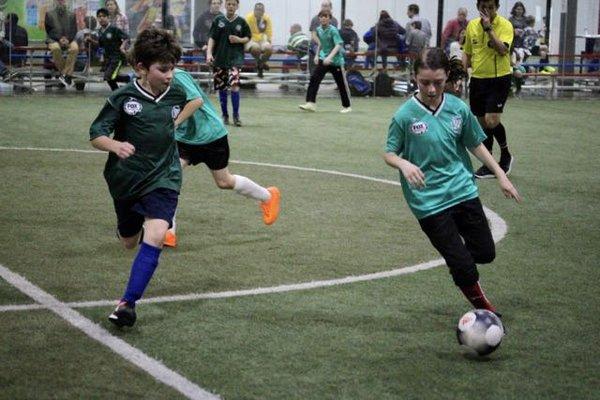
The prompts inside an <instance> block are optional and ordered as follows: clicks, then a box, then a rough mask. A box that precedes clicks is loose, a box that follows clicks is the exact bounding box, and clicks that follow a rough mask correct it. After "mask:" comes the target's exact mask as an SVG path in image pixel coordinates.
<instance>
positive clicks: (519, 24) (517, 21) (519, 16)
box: [508, 1, 527, 48]
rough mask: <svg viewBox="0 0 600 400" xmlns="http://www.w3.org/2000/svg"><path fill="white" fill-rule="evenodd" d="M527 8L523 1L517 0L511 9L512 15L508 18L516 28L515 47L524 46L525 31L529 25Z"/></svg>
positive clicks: (513, 44)
mask: <svg viewBox="0 0 600 400" xmlns="http://www.w3.org/2000/svg"><path fill="white" fill-rule="evenodd" d="M525 13H526V10H525V6H524V5H523V3H522V2H520V1H517V2H516V3H515V5H514V6H513V8H512V9H511V10H510V17H509V18H508V20H509V21H510V23H511V24H512V26H513V29H514V37H515V38H514V40H513V43H512V46H513V47H516V48H523V47H524V46H523V41H524V33H525V28H526V27H527V16H526V15H525Z"/></svg>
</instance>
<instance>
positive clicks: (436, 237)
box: [384, 48, 521, 314]
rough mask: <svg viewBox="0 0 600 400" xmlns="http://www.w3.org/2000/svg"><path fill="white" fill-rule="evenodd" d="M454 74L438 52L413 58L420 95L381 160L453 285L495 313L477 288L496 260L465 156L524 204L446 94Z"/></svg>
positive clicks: (467, 116) (473, 122)
mask: <svg viewBox="0 0 600 400" xmlns="http://www.w3.org/2000/svg"><path fill="white" fill-rule="evenodd" d="M452 68H462V65H461V64H458V63H451V62H450V60H449V59H448V57H447V56H446V53H445V52H444V50H443V49H440V48H430V49H427V50H425V51H424V52H422V53H421V54H420V55H419V56H418V57H417V59H416V60H415V62H414V72H415V75H416V80H417V86H418V89H419V90H418V91H417V92H416V94H415V95H414V96H413V97H411V98H410V99H409V100H408V101H407V102H405V103H404V104H403V105H402V106H401V107H400V108H399V109H398V111H397V112H396V114H395V115H394V117H393V118H392V122H391V124H390V128H389V131H388V138H387V144H386V147H385V155H384V160H385V162H386V163H387V164H388V165H389V166H390V167H392V168H395V169H398V170H399V171H400V182H401V184H402V192H403V193H404V197H405V199H406V202H407V203H408V206H409V207H410V209H411V211H412V212H413V214H414V215H415V217H417V220H418V221H419V224H420V226H421V229H422V230H423V232H425V234H426V235H427V236H428V238H429V240H430V241H431V243H432V244H433V246H434V247H435V248H436V249H437V250H438V251H439V252H440V254H441V255H442V256H443V257H444V260H445V261H446V264H447V265H448V267H449V269H450V274H451V275H452V278H453V280H454V283H455V284H456V286H458V287H459V288H460V290H461V291H462V292H463V294H464V295H465V297H466V298H467V299H468V300H469V301H470V302H471V304H472V305H473V306H474V307H475V308H478V309H487V310H489V311H492V312H495V313H497V314H499V313H498V312H497V311H496V307H495V306H494V305H492V303H491V302H490V301H489V300H488V299H487V297H486V296H485V294H484V292H483V290H482V289H481V286H480V285H479V273H478V271H477V266H476V264H486V263H490V262H492V261H493V260H494V258H495V254H496V253H495V245H494V240H493V238H492V233H491V231H490V228H489V225H488V222H487V219H486V217H485V214H484V212H483V208H482V205H481V201H480V200H479V192H478V189H477V186H476V185H475V178H474V176H473V167H472V165H471V159H470V158H469V152H470V153H471V154H473V155H474V156H475V157H477V158H478V159H479V160H480V161H481V162H482V163H484V164H485V165H486V166H487V167H488V168H489V169H490V170H491V171H493V172H494V174H495V176H496V178H498V184H499V185H500V189H501V190H502V193H503V194H504V195H505V196H506V197H507V198H513V199H515V200H516V201H517V202H520V201H521V197H520V195H519V193H518V192H517V190H516V189H515V187H514V186H513V185H512V183H511V182H510V181H509V180H508V178H507V177H506V174H505V173H504V171H503V170H502V168H500V166H499V165H498V163H496V161H495V160H494V158H493V157H492V156H491V154H490V152H489V151H488V150H487V149H486V147H485V146H484V144H483V141H484V140H485V137H486V136H485V134H484V132H483V130H482V129H481V126H480V125H479V123H478V121H477V119H476V117H475V116H474V115H473V113H472V112H471V111H470V110H469V108H468V106H467V105H466V104H465V103H464V102H463V101H462V100H461V99H459V98H458V97H455V96H453V95H451V94H447V93H444V89H445V86H446V81H447V79H448V76H449V75H450V74H451V72H452ZM452 75H456V74H455V73H452Z"/></svg>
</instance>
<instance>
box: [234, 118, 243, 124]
mask: <svg viewBox="0 0 600 400" xmlns="http://www.w3.org/2000/svg"><path fill="white" fill-rule="evenodd" d="M233 124H234V125H235V126H242V121H240V117H233Z"/></svg>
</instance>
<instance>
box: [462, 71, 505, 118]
mask: <svg viewBox="0 0 600 400" xmlns="http://www.w3.org/2000/svg"><path fill="white" fill-rule="evenodd" d="M510 82H511V75H510V74H508V75H505V76H501V77H498V78H471V83H470V85H469V104H470V105H471V111H472V112H473V114H475V115H476V116H477V117H483V116H484V115H485V114H500V113H502V111H503V110H504V105H505V104H506V99H507V98H508V93H509V92H510Z"/></svg>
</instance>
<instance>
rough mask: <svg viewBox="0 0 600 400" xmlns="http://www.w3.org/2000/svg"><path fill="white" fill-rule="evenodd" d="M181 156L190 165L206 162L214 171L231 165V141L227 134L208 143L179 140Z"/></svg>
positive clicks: (178, 145)
mask: <svg viewBox="0 0 600 400" xmlns="http://www.w3.org/2000/svg"><path fill="white" fill-rule="evenodd" d="M177 147H178V148H179V157H180V158H182V159H184V160H185V161H187V162H188V164H190V165H196V164H200V163H205V164H206V166H207V167H208V168H210V169H211V170H213V171H217V170H219V169H223V168H225V167H227V165H229V142H228V140H227V135H225V136H223V137H222V138H219V139H217V140H215V141H214V142H210V143H206V144H187V143H182V142H177Z"/></svg>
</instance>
